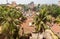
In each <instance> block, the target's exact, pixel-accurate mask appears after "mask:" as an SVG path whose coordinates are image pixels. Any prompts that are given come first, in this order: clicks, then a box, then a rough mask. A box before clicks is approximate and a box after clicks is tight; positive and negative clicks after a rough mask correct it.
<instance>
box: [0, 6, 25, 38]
mask: <svg viewBox="0 0 60 39" xmlns="http://www.w3.org/2000/svg"><path fill="white" fill-rule="evenodd" d="M23 19H25V17H24V16H23V14H22V13H21V11H20V10H17V9H16V8H15V7H8V6H0V25H1V26H2V34H4V35H5V36H6V37H7V39H16V38H18V37H19V27H20V24H21V23H22V21H23Z"/></svg>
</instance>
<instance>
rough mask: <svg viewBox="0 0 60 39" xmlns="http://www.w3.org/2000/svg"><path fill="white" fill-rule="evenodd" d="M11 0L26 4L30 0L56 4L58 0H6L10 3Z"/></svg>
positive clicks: (4, 1)
mask: <svg viewBox="0 0 60 39" xmlns="http://www.w3.org/2000/svg"><path fill="white" fill-rule="evenodd" d="M12 1H16V3H18V4H19V3H21V4H28V3H30V2H32V1H33V2H34V3H35V4H38V3H40V4H52V3H54V4H57V3H58V1H59V0H8V2H9V3H11V2H12ZM2 3H3V4H4V3H5V4H6V0H0V4H2Z"/></svg>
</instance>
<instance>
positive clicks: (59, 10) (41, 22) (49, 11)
mask: <svg viewBox="0 0 60 39" xmlns="http://www.w3.org/2000/svg"><path fill="white" fill-rule="evenodd" d="M36 14H37V15H36V16H35V18H34V24H35V26H36V31H37V32H43V31H45V30H46V29H47V28H49V27H48V26H47V24H46V23H47V22H48V23H50V24H51V23H52V22H53V23H60V7H59V6H57V5H42V6H41V7H40V11H39V13H36ZM51 25H52V24H51Z"/></svg>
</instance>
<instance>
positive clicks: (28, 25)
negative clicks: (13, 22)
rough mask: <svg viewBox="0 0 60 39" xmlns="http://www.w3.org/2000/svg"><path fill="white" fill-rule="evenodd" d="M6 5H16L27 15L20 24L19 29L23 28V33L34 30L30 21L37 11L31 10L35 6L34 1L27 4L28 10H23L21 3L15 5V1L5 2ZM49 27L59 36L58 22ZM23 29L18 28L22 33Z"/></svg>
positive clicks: (59, 27)
mask: <svg viewBox="0 0 60 39" xmlns="http://www.w3.org/2000/svg"><path fill="white" fill-rule="evenodd" d="M7 6H9V7H16V8H17V9H20V10H21V11H22V13H23V15H24V16H26V17H27V19H26V20H25V21H24V22H23V23H22V24H21V29H22V28H23V30H24V33H32V32H35V27H34V26H32V21H33V17H34V16H35V15H36V13H38V12H36V11H34V10H33V9H34V7H35V4H34V2H31V3H29V4H28V5H27V6H28V7H29V10H28V11H25V10H24V7H23V5H17V4H16V2H12V4H7ZM47 24H49V23H47ZM50 27H51V30H52V31H53V32H54V33H56V34H58V36H60V24H53V26H50ZM23 30H20V31H21V32H20V33H22V32H23Z"/></svg>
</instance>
